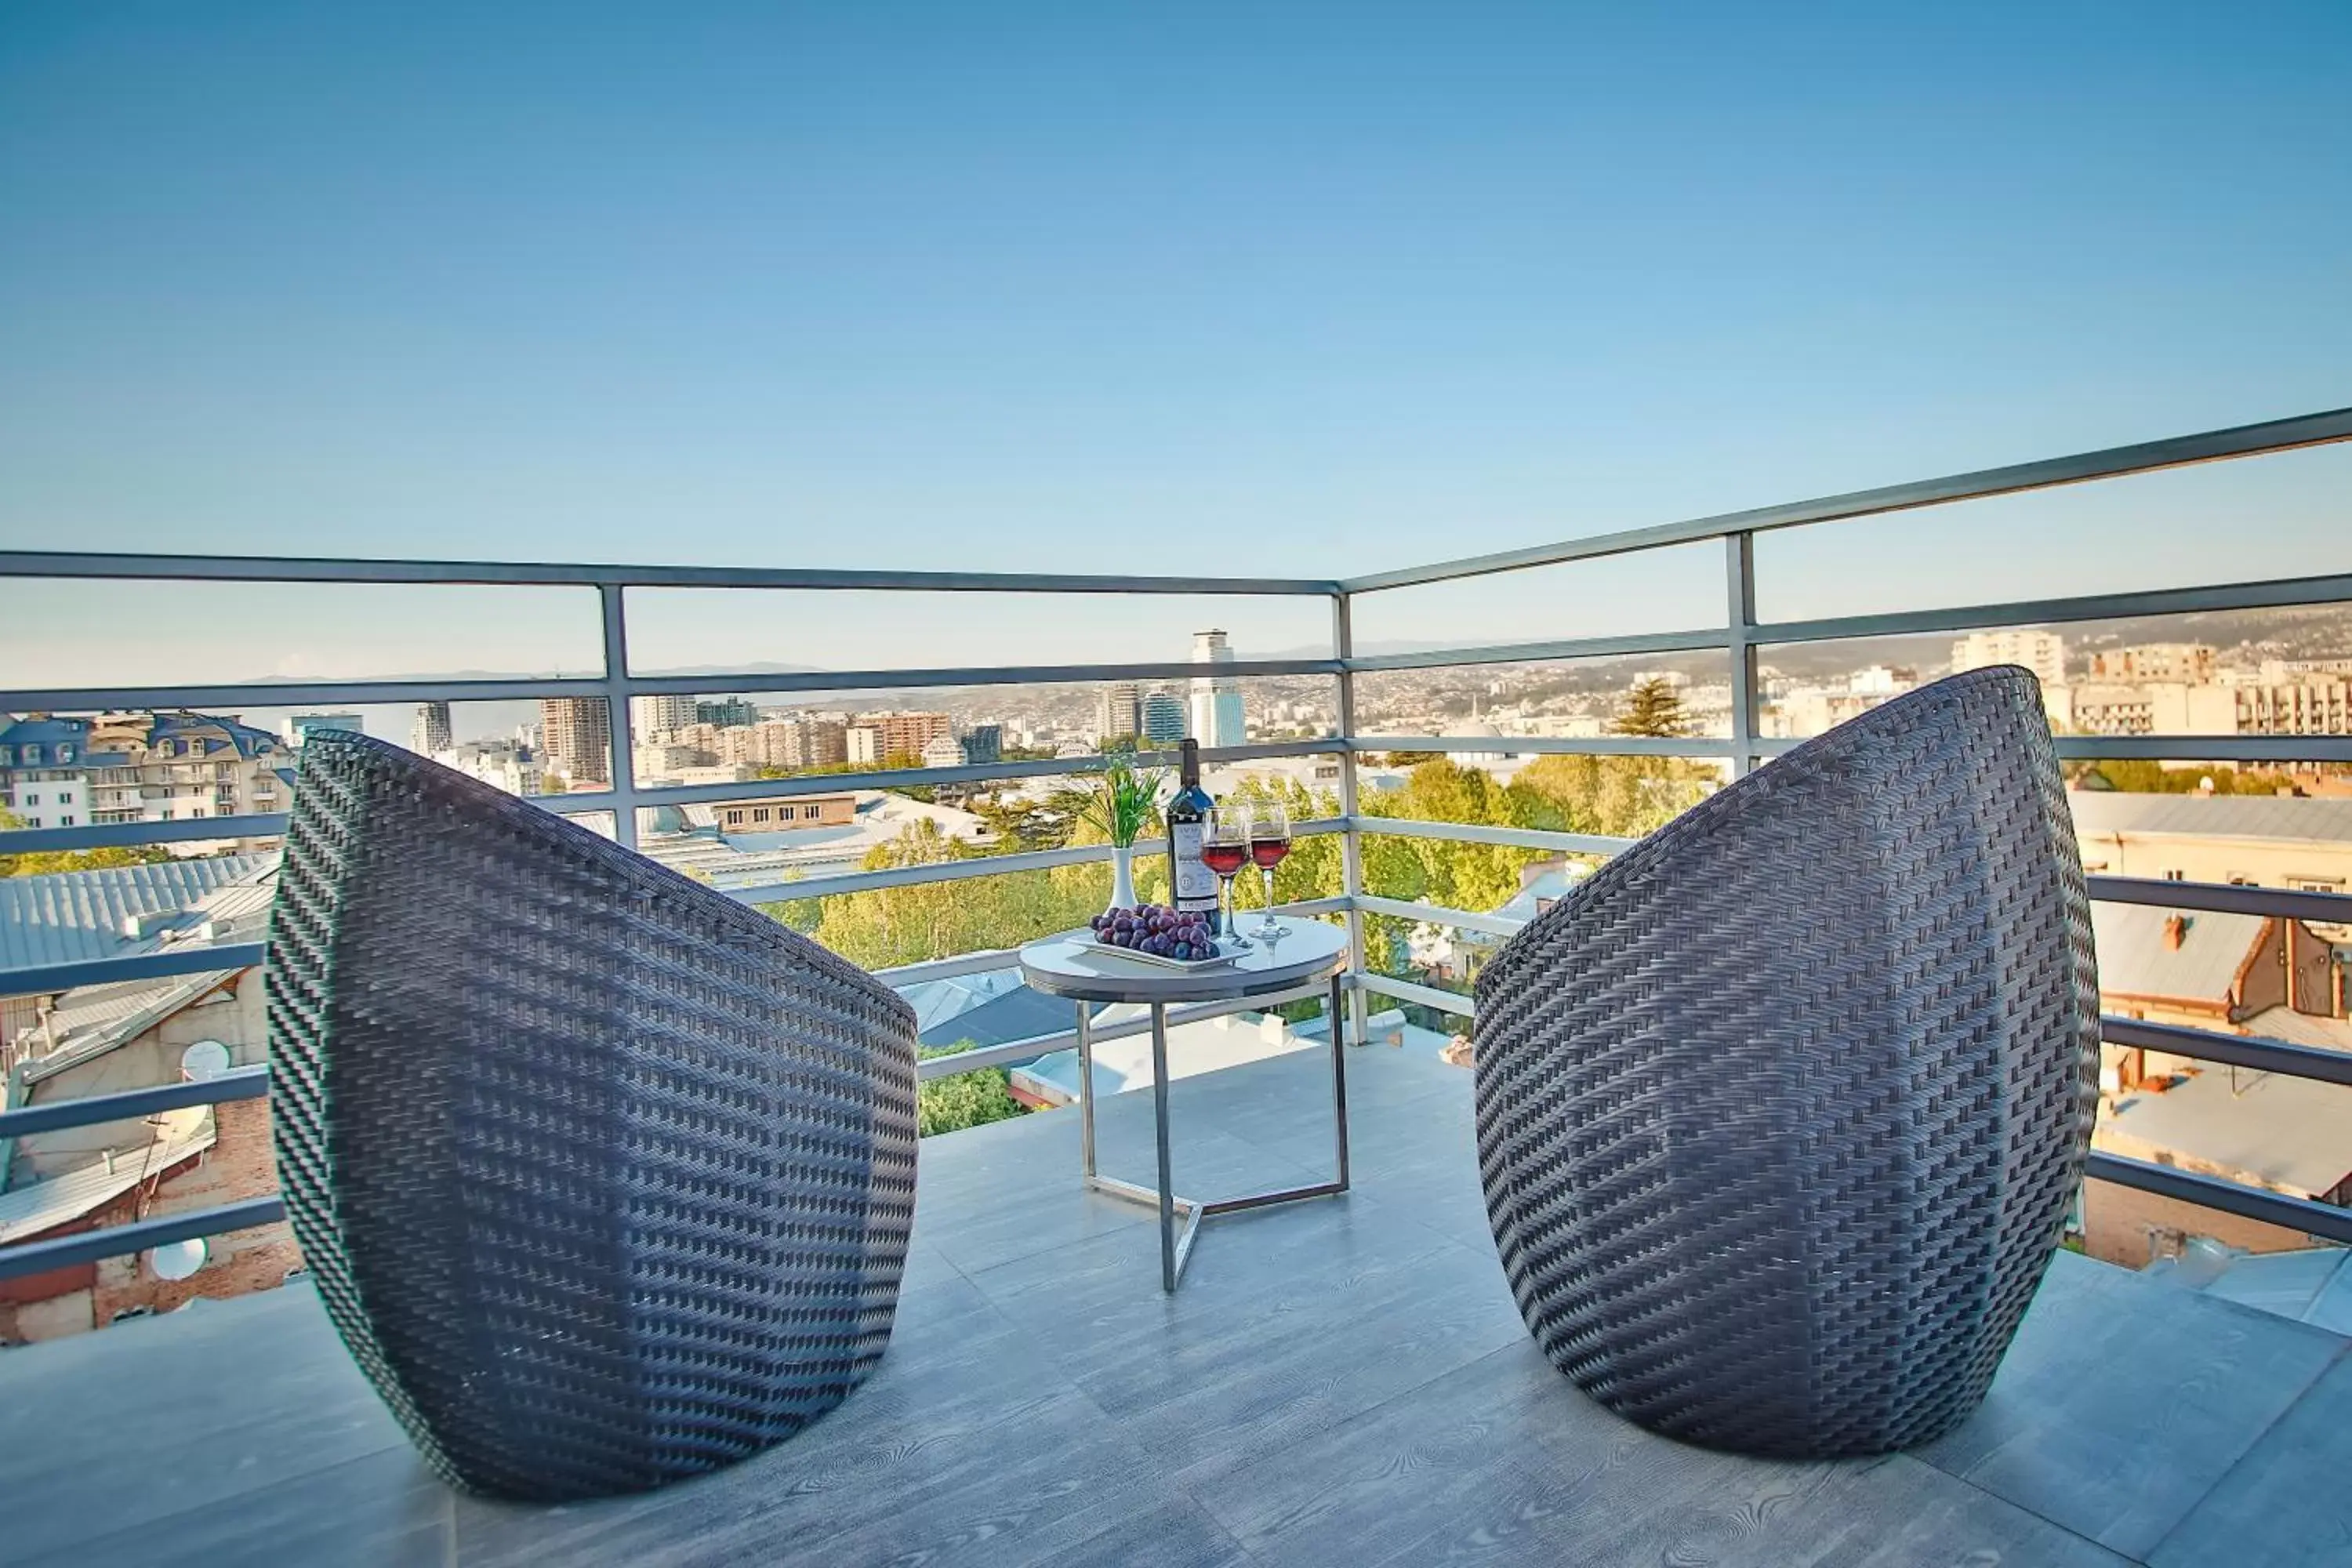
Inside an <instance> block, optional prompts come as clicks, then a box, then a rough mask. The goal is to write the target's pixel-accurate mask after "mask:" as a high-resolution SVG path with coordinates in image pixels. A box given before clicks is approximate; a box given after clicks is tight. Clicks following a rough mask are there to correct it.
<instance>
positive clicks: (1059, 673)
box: [0, 658, 1339, 712]
mask: <svg viewBox="0 0 2352 1568" xmlns="http://www.w3.org/2000/svg"><path fill="white" fill-rule="evenodd" d="M1338 674H1339V660H1338V659H1336V658H1255V659H1230V660H1224V661H1221V662H1219V663H1216V664H1201V663H1197V662H1195V661H1193V660H1191V659H1160V660H1156V661H1153V662H1151V663H1148V664H1032V665H975V666H971V667H969V668H965V667H961V666H942V667H940V668H925V669H845V670H831V669H806V670H791V671H778V670H713V671H710V672H708V673H705V674H688V675H633V676H629V677H627V678H626V679H623V680H619V681H608V680H605V679H604V678H603V677H601V676H597V677H578V676H516V677H514V678H512V679H495V680H436V679H414V680H311V681H241V682H237V683H236V684H233V685H232V684H213V685H202V686H131V687H56V688H48V689H30V690H16V691H0V710H37V711H41V712H54V711H60V710H62V711H78V710H84V709H89V710H121V709H129V710H152V711H177V710H182V709H205V710H213V709H235V708H298V707H303V706H307V705H311V704H324V703H338V704H341V705H344V706H347V707H370V706H383V705H387V704H388V705H393V706H405V705H407V704H409V703H417V702H488V701H515V700H529V699H531V698H540V699H545V698H551V697H604V696H609V695H610V694H611V693H612V691H613V690H614V689H615V688H616V687H617V688H619V689H622V690H623V691H625V692H626V693H627V694H628V695H630V696H681V695H684V696H700V695H704V694H707V693H712V692H725V693H730V694H734V693H748V694H759V693H770V694H772V693H776V692H803V691H805V692H810V693H816V692H825V691H864V690H874V691H887V690H894V689H900V688H907V687H941V686H949V687H952V686H1071V685H1087V684H1094V683H1099V682H1103V681H1113V680H1191V679H1199V678H1202V677H1204V676H1209V675H1213V676H1215V677H1216V678H1217V679H1228V678H1231V679H1244V678H1247V677H1251V676H1267V675H1338Z"/></svg>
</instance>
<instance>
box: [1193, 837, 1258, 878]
mask: <svg viewBox="0 0 2352 1568" xmlns="http://www.w3.org/2000/svg"><path fill="white" fill-rule="evenodd" d="M1256 852H1257V846H1255V844H1253V845H1249V846H1247V847H1244V846H1242V845H1239V844H1203V845H1202V846H1201V864H1202V865H1203V866H1206V867H1207V868H1209V869H1210V870H1212V871H1214V872H1215V873H1216V874H1217V875H1218V876H1220V877H1231V876H1234V875H1235V874H1236V873H1238V872H1239V871H1240V870H1241V868H1242V866H1243V864H1244V862H1246V861H1247V860H1249V859H1250V858H1252V857H1253V856H1255V854H1256Z"/></svg>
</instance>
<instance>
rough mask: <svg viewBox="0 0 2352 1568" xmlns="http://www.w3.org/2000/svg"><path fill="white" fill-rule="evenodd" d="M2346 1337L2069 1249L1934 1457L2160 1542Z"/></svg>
mask: <svg viewBox="0 0 2352 1568" xmlns="http://www.w3.org/2000/svg"><path fill="white" fill-rule="evenodd" d="M2342 1344H2343V1341H2342V1340H2340V1339H2339V1338H2337V1337H2336V1336H2335V1335H2333V1334H2328V1333H2326V1332H2324V1331H2320V1330H2317V1329H2313V1328H2310V1327H2307V1326H2305V1325H2304V1324H2301V1323H2294V1322H2290V1321H2287V1320H2285V1319H2284V1318H2274V1317H2271V1316H2268V1315H2267V1314H2264V1313H2261V1312H2256V1311H2253V1310H2250V1309H2247V1308H2243V1307H2238V1306H2234V1305H2232V1304H2231V1303H2229V1302H2226V1301H2216V1300H2210V1298H2207V1297H2204V1296H2200V1295H2197V1294H2195V1293H2193V1292H2190V1291H2186V1290H2180V1289H2174V1288H2172V1287H2170V1286H2168V1285H2165V1284H2163V1283H2161V1282H2159V1281H2158V1280H2154V1279H2142V1278H2140V1277H2139V1276H2137V1275H2136V1274H2131V1273H2127V1272H2126V1271H2125V1270H2122V1269H2119V1268H2109V1267H2107V1266H2106V1265H2105V1264H2100V1263H2094V1262H2092V1261H2090V1260H2089V1259H2087V1258H2080V1257H2077V1256H2076V1255H2074V1254H2073V1253H2070V1252H2062V1253H2060V1254H2059V1255H2058V1257H2057V1259H2056V1260H2055V1262H2054V1263H2053V1265H2052V1268H2051V1271H2050V1275H2049V1277H2048V1278H2047V1279H2045V1280H2044V1281H2043V1284H2042V1293H2041V1295H2040V1296H2039V1297H2038V1298H2037V1299H2036V1300H2035V1301H2034V1304H2033V1307H2032V1310H2031V1311H2029V1312H2028V1313H2027V1315H2026V1319H2025V1322H2024V1325H2023V1326H2022V1327H2021V1329H2020V1330H2019V1331H2018V1336H2017V1340H2016V1342H2015V1343H2014V1344H2013V1345H2011V1348H2010V1352H2009V1357H2008V1360H2007V1361H2006V1362H2004V1363H2002V1366H2001V1369H2000V1375H1999V1376H1998V1377H1996V1378H1995V1379H1994V1381H1993V1386H1992V1391H1991V1393H1990V1394H1989V1395H1988V1396H1987V1397H1986V1400H1985V1403H1984V1405H1983V1407H1982V1408H1981V1409H1979V1411H1978V1412H1977V1414H1976V1415H1974V1416H1972V1417H1970V1418H1969V1421H1968V1422H1967V1423H1966V1424H1965V1425H1963V1426H1961V1427H1959V1429H1958V1430H1957V1431H1955V1432H1953V1433H1952V1434H1951V1435H1950V1436H1947V1437H1944V1438H1941V1439H1939V1440H1938V1441H1937V1442H1935V1443H1932V1444H1930V1445H1928V1446H1927V1447H1924V1448H1922V1449H1920V1450H1919V1458H1922V1459H1925V1460H1927V1462H1928V1463H1930V1464H1932V1465H1935V1466H1936V1467H1937V1468H1939V1469H1942V1470H1945V1471H1948V1473H1950V1474H1952V1475H1955V1476H1958V1477H1959V1478H1960V1479H1963V1480H1966V1481H1968V1482H1969V1483H1970V1484H1971V1485H1973V1486H1975V1487H1978V1488H1979V1489H1982V1490H1985V1491H1989V1492H1991V1493H1993V1494H1994V1495H1996V1496H1998V1497H2001V1498H2004V1499H2006V1500H2009V1501H2011V1502H2013V1503H2017V1504H2020V1505H2021V1506H2022V1507H2025V1508H2029V1509H2032V1510H2033V1511H2034V1512H2036V1513H2039V1514H2041V1515H2042V1516H2043V1517H2044V1518H2046V1519H2050V1520H2053V1521H2056V1522H2058V1523H2060V1524H2062V1525H2064V1526H2065V1527H2066V1528H2068V1529H2069V1530H2072V1531H2074V1532H2075V1533H2077V1534H2080V1535H2084V1536H2088V1537H2089V1538H2091V1539H2092V1540H2094V1541H2097V1542H2101V1543H2103V1544H2105V1545H2107V1546H2111V1547H2114V1548H2115V1549H2116V1551H2118V1552H2124V1553H2125V1554H2126V1555H2127V1556H2133V1557H2139V1556H2145V1555H2146V1554H2147V1552H2149V1551H2151V1550H2153V1549H2154V1547H2155V1546H2156V1544H2157V1542H2159V1541H2161V1540H2163V1539H2164V1537H2165V1535H2166V1534H2167V1533H2168V1532H2169V1531H2171V1529H2172V1528H2173V1527H2174V1526H2175V1525H2177V1524H2179V1522H2180V1521H2181V1519H2182V1518H2183V1517H2184V1516H2186V1515H2187V1514H2188V1512H2189V1510H2190V1509H2191V1508H2192V1507H2194V1506H2195V1505H2196V1503H2197V1501H2198V1500H2199V1499H2200V1498H2201V1497H2203V1496H2204V1495H2205V1493H2206V1492H2207V1491H2208V1490H2209V1489H2211V1488H2212V1486H2213V1485H2214V1483H2216V1482H2217V1481H2219V1480H2220V1479H2221V1477H2222V1476H2223V1475H2224V1474H2225V1473H2226V1472H2227V1471H2228V1470H2229V1469H2230V1468H2231V1466H2233V1465H2235V1464H2236V1463H2237V1462H2238V1460H2239V1459H2240V1458H2242V1456H2243V1455H2244V1454H2245V1452H2246V1450H2247V1449H2249V1448H2251V1447H2253V1445H2254V1443H2255V1441H2256V1440H2257V1439H2258V1438H2260V1437H2261V1436H2262V1435H2263V1433H2264V1432H2266V1431H2268V1430H2269V1429H2270V1426H2271V1425H2272V1423H2273V1422H2274V1421H2276V1420H2277V1419H2278V1418H2279V1416H2280V1415H2283V1414H2284V1413H2285V1411H2286V1408H2287V1406H2288V1405H2292V1404H2294V1401H2295V1400H2296V1398H2297V1397H2298V1396H2300V1395H2301V1394H2303V1392H2304V1390H2305V1389H2306V1388H2309V1387H2310V1386H2311V1384H2313V1382H2314V1381H2315V1379H2316V1378H2317V1377H2318V1376H2319V1374H2320V1373H2321V1372H2322V1371H2323V1370H2325V1369H2326V1366H2327V1363H2329V1362H2330V1361H2331V1360H2333V1359H2334V1358H2335V1356H2336V1352H2337V1351H2338V1350H2339V1349H2340V1348H2341V1347H2342Z"/></svg>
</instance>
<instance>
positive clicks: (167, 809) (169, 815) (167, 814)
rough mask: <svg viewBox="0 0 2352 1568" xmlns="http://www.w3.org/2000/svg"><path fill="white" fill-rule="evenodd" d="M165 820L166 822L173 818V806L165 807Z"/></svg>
mask: <svg viewBox="0 0 2352 1568" xmlns="http://www.w3.org/2000/svg"><path fill="white" fill-rule="evenodd" d="M163 820H164V821H166V822H169V821H171V820H172V808H171V807H170V806H168V805H167V806H165V807H164V808H163Z"/></svg>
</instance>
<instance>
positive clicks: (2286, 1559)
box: [2149, 1352, 2352, 1568]
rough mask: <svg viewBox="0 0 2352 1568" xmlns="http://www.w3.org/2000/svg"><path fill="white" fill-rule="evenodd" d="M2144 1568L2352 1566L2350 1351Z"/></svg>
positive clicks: (2271, 1430)
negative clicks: (2154, 1567) (2152, 1567)
mask: <svg viewBox="0 0 2352 1568" xmlns="http://www.w3.org/2000/svg"><path fill="white" fill-rule="evenodd" d="M2149 1561H2150V1562H2151V1563H2156V1564H2157V1565H2158V1568H2197V1565H2200V1564H2203V1563H2263V1564H2264V1565H2265V1568H2322V1565H2323V1564H2326V1565H2329V1568H2334V1565H2337V1564H2342V1563H2352V1352H2347V1353H2345V1354H2342V1355H2339V1356H2338V1357H2337V1358H2336V1364H2335V1365H2333V1366H2331V1367H2330V1368H2328V1370H2327V1371H2326V1373H2324V1374H2323V1375H2322V1376H2321V1377H2320V1379H2319V1381H2318V1382H2317V1383H2315V1384H2313V1385H2312V1387H2311V1389H2310V1391H2309V1392H2307V1393H2306V1394H2304V1396H2303V1397H2302V1398H2301V1399H2299V1400H2297V1401H2296V1402H2295V1404H2294V1408H2292V1409H2290V1410H2289V1411H2288V1412H2287V1413H2286V1414H2285V1415H2283V1416H2281V1417H2280V1418H2279V1420H2278V1424H2277V1425H2276V1426H2273V1427H2272V1428H2271V1429H2270V1430H2269V1431H2267V1432H2265V1433H2263V1437H2262V1441H2261V1442H2259V1443H2256V1444H2255V1445H2254V1446H2253V1447H2252V1448H2250V1449H2248V1450H2247V1451H2246V1454H2245V1457H2244V1458H2241V1459H2240V1460H2239V1461H2238V1463H2237V1465H2236V1467H2235V1468H2232V1469H2231V1471H2230V1473H2229V1474H2228V1475H2227V1476H2226V1477H2224V1478H2222V1480H2221V1485H2219V1486H2217V1487H2215V1488H2214V1489H2212V1490H2211V1491H2210V1492H2209V1493H2207V1494H2206V1496H2205V1500H2203V1501H2202V1502H2200V1503H2199V1504H2198V1505H2197V1506H2196V1507H2195V1508H2194V1509H2192V1510H2189V1517H2188V1518H2187V1519H2185V1520H2183V1521H2180V1524H2179V1526H2178V1527H2177V1528H2176V1529H2175V1530H2174V1531H2172V1533H2171V1534H2170V1535H2168V1536H2167V1537H2165V1539H2164V1541H2163V1542H2162V1543H2161V1544H2160V1545H2158V1547H2157V1549H2156V1551H2155V1552H2154V1553H2152V1554H2151V1555H2150V1557H2149Z"/></svg>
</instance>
